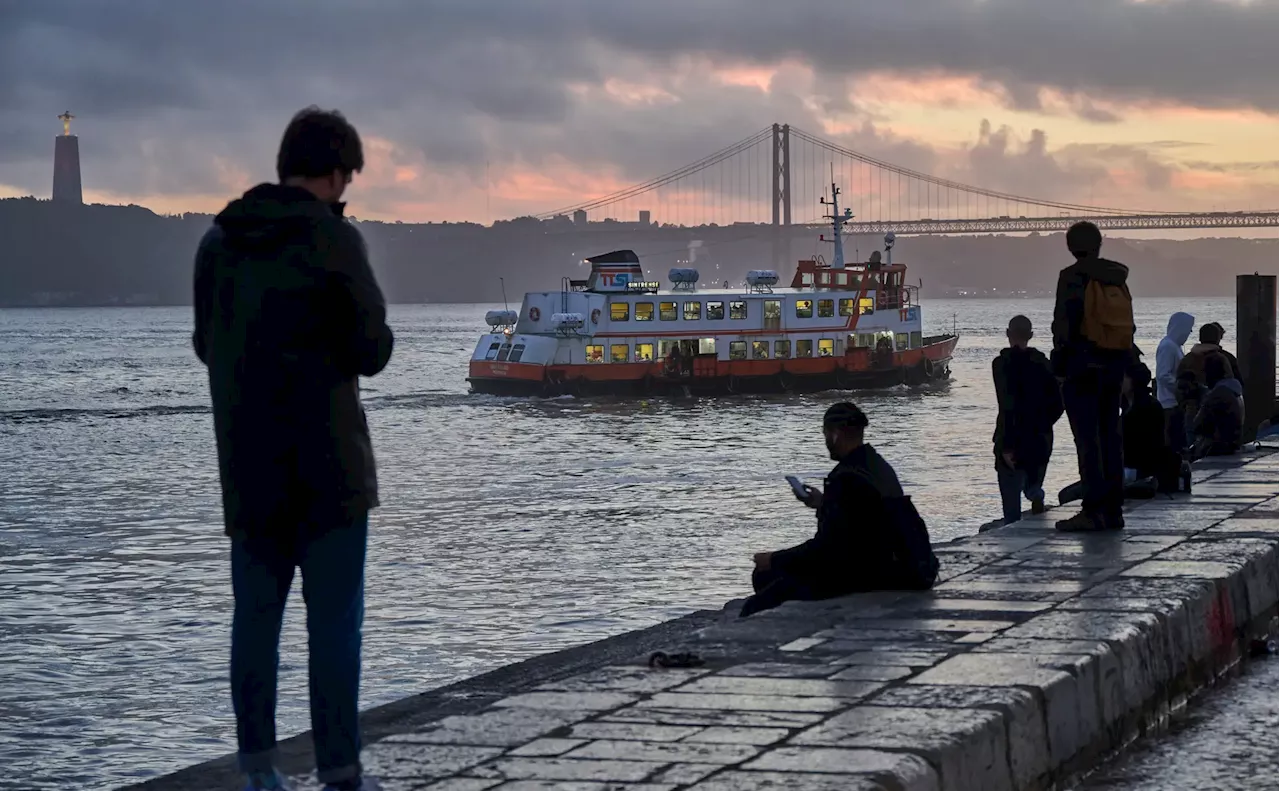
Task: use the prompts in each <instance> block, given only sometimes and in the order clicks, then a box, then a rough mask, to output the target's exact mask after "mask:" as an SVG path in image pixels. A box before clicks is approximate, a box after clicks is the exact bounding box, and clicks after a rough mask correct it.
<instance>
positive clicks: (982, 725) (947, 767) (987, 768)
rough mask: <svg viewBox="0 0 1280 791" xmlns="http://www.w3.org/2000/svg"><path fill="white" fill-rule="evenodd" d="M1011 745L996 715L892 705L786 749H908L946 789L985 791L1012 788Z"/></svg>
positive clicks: (850, 716) (812, 732)
mask: <svg viewBox="0 0 1280 791" xmlns="http://www.w3.org/2000/svg"><path fill="white" fill-rule="evenodd" d="M944 664H945V663H944ZM935 671H936V668H935ZM935 671H926V672H935ZM1007 744H1008V736H1007V734H1006V733H1005V726H1004V720H1003V719H1002V718H1001V716H1000V715H999V714H998V713H996V712H993V711H985V710H980V709H944V708H908V707H889V706H858V707H857V708H854V709H850V710H849V711H846V712H843V713H841V714H837V715H836V716H834V717H832V718H831V719H829V720H827V721H826V722H823V723H821V724H819V725H815V726H814V727H812V728H809V729H807V730H805V731H802V732H801V733H800V734H799V735H797V736H794V737H792V738H791V739H790V741H789V742H788V746H806V747H809V746H822V747H825V746H831V747H843V748H870V749H877V750H893V751H898V750H910V751H912V752H914V753H916V754H918V755H920V756H922V757H924V758H925V759H926V760H928V762H929V763H930V764H932V765H933V766H934V767H935V768H936V769H937V770H938V774H939V781H940V785H941V786H942V787H943V788H947V789H965V788H974V789H983V791H1011V789H1013V787H1014V786H1013V778H1012V775H1011V772H1010V768H1009V767H1010V764H1009V756H1008V750H1007V747H1006V745H1007Z"/></svg>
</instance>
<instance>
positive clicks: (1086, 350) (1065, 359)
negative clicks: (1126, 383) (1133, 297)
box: [1050, 257, 1137, 377]
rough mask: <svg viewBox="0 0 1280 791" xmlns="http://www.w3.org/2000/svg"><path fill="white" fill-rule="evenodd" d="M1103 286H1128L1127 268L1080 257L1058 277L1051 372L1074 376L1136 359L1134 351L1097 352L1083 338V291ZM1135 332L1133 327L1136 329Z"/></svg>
mask: <svg viewBox="0 0 1280 791" xmlns="http://www.w3.org/2000/svg"><path fill="white" fill-rule="evenodd" d="M1095 280H1096V281H1097V282H1099V283H1101V284H1102V285H1106V286H1124V287H1126V288H1127V287H1128V280H1129V267H1127V266H1125V265H1124V264H1121V263H1118V262H1116V261H1111V260H1108V259H1106V258H1097V257H1090V258H1082V259H1080V260H1078V261H1076V262H1075V263H1074V264H1072V265H1071V266H1069V267H1067V268H1066V269H1063V270H1062V271H1061V272H1060V273H1059V274H1058V288H1057V292H1056V295H1055V297H1054V303H1053V352H1052V354H1051V355H1050V359H1051V360H1052V363H1053V372H1054V374H1055V375H1057V376H1061V377H1073V376H1077V375H1079V374H1080V373H1082V372H1084V371H1085V370H1086V369H1088V368H1095V367H1116V368H1119V367H1122V366H1124V365H1126V364H1127V363H1128V362H1130V361H1131V360H1132V359H1136V356H1137V351H1136V347H1135V350H1134V351H1132V352H1122V351H1115V350H1107V349H1099V348H1097V347H1096V346H1094V345H1093V343H1091V342H1090V341H1089V339H1087V338H1085V337H1084V330H1083V327H1082V324H1083V322H1084V295H1085V289H1086V288H1087V287H1088V285H1089V283H1090V282H1092V281H1095ZM1135 331H1136V328H1135Z"/></svg>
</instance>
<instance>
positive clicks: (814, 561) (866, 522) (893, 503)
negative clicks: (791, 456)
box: [741, 402, 938, 618]
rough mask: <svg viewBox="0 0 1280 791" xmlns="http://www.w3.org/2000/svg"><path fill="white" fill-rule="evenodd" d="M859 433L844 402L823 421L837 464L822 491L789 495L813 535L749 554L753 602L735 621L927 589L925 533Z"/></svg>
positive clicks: (931, 573) (930, 571)
mask: <svg viewBox="0 0 1280 791" xmlns="http://www.w3.org/2000/svg"><path fill="white" fill-rule="evenodd" d="M866 427H867V416H866V415H864V414H863V412H862V410H861V409H858V407H856V406H854V405H853V404H851V403H848V402H841V403H838V404H834V405H832V406H831V408H830V409H828V410H827V412H826V414H825V415H824V416H823V418H822V433H823V436H824V438H825V439H826V444H827V450H828V451H829V452H830V453H831V458H832V459H834V460H835V461H837V462H838V463H837V464H836V467H835V469H833V470H832V471H831V473H830V474H829V475H827V479H826V487H825V489H824V490H822V491H819V490H817V489H814V488H813V487H811V486H806V487H804V493H803V494H801V493H799V492H797V493H796V497H797V499H799V500H800V501H801V502H803V503H804V504H805V505H807V506H809V507H810V508H812V509H814V510H815V511H817V512H818V531H817V533H816V534H815V535H814V537H813V538H811V539H809V540H808V541H806V542H804V543H803V544H800V545H799V546H795V547H791V548H790V549H783V550H779V551H776V552H759V553H757V554H756V556H755V564H756V568H755V571H754V572H753V573H752V575H751V584H752V587H753V588H754V589H755V595H754V596H752V597H751V598H749V599H748V600H747V602H746V604H745V605H743V607H742V613H741V616H742V617H744V618H745V617H747V616H749V615H754V614H755V613H758V612H761V611H764V610H769V609H772V608H774V607H777V606H778V605H780V604H782V603H783V602H787V601H794V600H805V601H812V600H816V599H829V598H833V597H836V596H844V595H846V594H850V593H857V592H860V591H872V590H925V589H928V588H930V587H932V586H933V583H934V581H935V580H936V579H937V575H938V560H937V558H936V557H935V556H934V554H933V549H932V547H931V546H930V545H929V532H928V530H927V529H926V528H925V525H924V521H923V520H922V519H921V518H920V515H919V513H917V512H916V509H915V506H914V505H912V503H911V498H910V497H906V496H904V495H903V493H902V486H901V484H899V483H898V475H897V473H895V472H894V471H893V467H891V466H890V465H889V462H887V461H885V460H884V459H883V458H882V457H881V456H880V454H879V453H877V452H876V450H875V448H873V447H871V446H870V445H868V444H866V442H864V441H863V434H864V432H865V430H866Z"/></svg>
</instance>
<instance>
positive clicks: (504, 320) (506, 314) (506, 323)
mask: <svg viewBox="0 0 1280 791" xmlns="http://www.w3.org/2000/svg"><path fill="white" fill-rule="evenodd" d="M519 318H520V314H518V313H516V312H515V311H514V310H491V311H489V312H488V313H486V314H484V323H485V324H488V325H489V326H490V327H514V326H515V325H516V321H517V320H519Z"/></svg>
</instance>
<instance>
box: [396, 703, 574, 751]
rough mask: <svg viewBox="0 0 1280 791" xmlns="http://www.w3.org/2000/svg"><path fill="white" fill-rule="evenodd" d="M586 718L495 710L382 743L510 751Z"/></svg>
mask: <svg viewBox="0 0 1280 791" xmlns="http://www.w3.org/2000/svg"><path fill="white" fill-rule="evenodd" d="M588 716H590V712H586V711H540V710H534V709H521V708H512V709H496V710H492V711H486V712H483V713H481V714H464V715H456V716H452V717H445V718H444V719H442V720H440V721H439V722H436V723H433V724H432V725H429V726H427V727H426V728H423V729H422V730H420V731H414V732H411V733H401V734H396V735H393V736H388V737H387V738H385V739H383V740H382V742H387V743H396V742H407V743H418V744H470V745H479V746H495V747H514V746H516V745H519V744H524V743H525V742H527V741H529V740H530V739H534V738H537V737H538V736H542V735H544V734H547V733H550V732H551V731H554V730H556V729H557V728H561V727H564V726H565V725H568V724H569V723H571V722H574V721H576V720H581V719H585V718H586V717H588ZM382 742H379V744H381V743H382Z"/></svg>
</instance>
